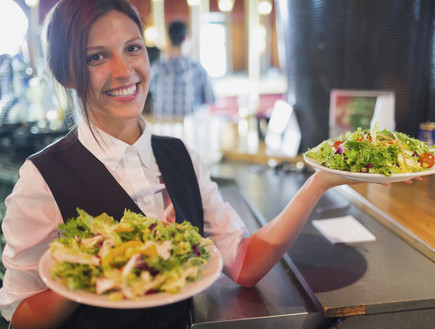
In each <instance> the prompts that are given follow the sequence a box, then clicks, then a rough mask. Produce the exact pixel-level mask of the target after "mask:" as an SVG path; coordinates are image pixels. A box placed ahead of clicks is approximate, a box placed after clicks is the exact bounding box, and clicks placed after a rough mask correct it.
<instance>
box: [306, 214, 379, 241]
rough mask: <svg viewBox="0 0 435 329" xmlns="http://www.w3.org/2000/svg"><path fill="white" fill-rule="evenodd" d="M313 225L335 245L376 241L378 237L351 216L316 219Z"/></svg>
mask: <svg viewBox="0 0 435 329" xmlns="http://www.w3.org/2000/svg"><path fill="white" fill-rule="evenodd" d="M312 223H313V225H314V227H315V228H317V229H318V230H319V231H320V233H322V234H323V235H324V236H325V237H326V238H327V239H328V240H329V241H330V242H331V243H333V244H335V243H353V242H364V241H374V240H376V237H375V236H374V235H373V234H372V233H371V232H370V231H369V230H367V229H366V228H365V227H364V226H363V225H362V224H361V223H360V222H359V221H358V220H356V218H355V217H353V216H351V215H348V216H344V217H336V218H329V219H314V220H313V221H312Z"/></svg>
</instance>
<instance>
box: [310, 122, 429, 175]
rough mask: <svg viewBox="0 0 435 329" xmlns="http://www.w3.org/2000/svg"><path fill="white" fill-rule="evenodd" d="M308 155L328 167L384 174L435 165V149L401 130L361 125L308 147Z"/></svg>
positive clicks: (411, 171)
mask: <svg viewBox="0 0 435 329" xmlns="http://www.w3.org/2000/svg"><path fill="white" fill-rule="evenodd" d="M305 156H307V157H309V158H312V159H313V160H315V161H316V162H317V164H319V165H322V166H325V167H327V168H331V169H336V170H341V171H349V172H357V173H372V174H382V175H384V176H386V177H389V176H390V175H392V174H403V173H414V172H419V171H424V170H427V169H429V168H432V167H434V165H435V149H433V148H432V149H431V148H430V147H429V145H427V144H426V143H424V142H421V141H419V140H417V139H415V138H412V137H409V136H408V135H406V134H404V133H400V132H391V131H388V130H381V131H378V125H377V124H376V125H375V127H374V128H373V129H372V130H370V129H366V130H362V129H361V128H358V129H357V130H356V131H354V132H350V131H348V132H347V133H346V134H344V135H341V136H339V137H336V138H332V139H328V140H326V141H324V142H322V143H321V144H319V145H318V146H316V147H314V148H312V149H308V151H307V152H305Z"/></svg>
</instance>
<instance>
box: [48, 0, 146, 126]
mask: <svg viewBox="0 0 435 329" xmlns="http://www.w3.org/2000/svg"><path fill="white" fill-rule="evenodd" d="M111 10H116V11H119V12H121V13H123V14H124V15H126V16H127V17H129V18H131V19H132V20H133V21H134V22H135V23H136V25H137V27H138V29H139V31H140V33H141V35H142V32H143V27H142V22H141V20H140V18H139V15H138V13H137V11H136V9H135V8H134V7H133V6H132V5H131V4H130V3H129V2H128V1H126V0H61V1H59V2H58V3H57V4H56V5H55V6H54V8H53V9H52V10H51V11H50V13H49V15H48V16H47V20H48V21H47V22H46V24H47V25H46V29H47V35H46V37H47V49H46V59H47V63H48V66H49V68H50V71H51V73H52V74H53V76H54V78H55V79H56V80H57V81H58V82H59V83H60V84H61V85H62V86H63V87H65V88H73V89H75V91H76V93H77V96H78V99H79V102H80V103H81V104H80V105H81V110H82V111H83V114H84V115H85V116H86V118H87V119H88V120H89V113H88V110H89V109H88V105H87V97H88V93H89V90H90V78H89V70H88V67H87V63H86V57H87V56H86V47H87V43H88V34H89V30H90V28H91V26H92V24H93V23H95V21H96V20H97V19H98V18H100V17H102V16H103V15H104V14H106V13H108V12H109V11H111Z"/></svg>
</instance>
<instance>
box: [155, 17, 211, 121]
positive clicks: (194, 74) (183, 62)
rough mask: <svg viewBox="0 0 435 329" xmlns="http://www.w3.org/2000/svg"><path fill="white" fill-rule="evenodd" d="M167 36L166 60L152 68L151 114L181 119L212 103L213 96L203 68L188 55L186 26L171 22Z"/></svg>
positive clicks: (156, 62) (159, 61)
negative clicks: (168, 42) (168, 41)
mask: <svg viewBox="0 0 435 329" xmlns="http://www.w3.org/2000/svg"><path fill="white" fill-rule="evenodd" d="M168 33H169V39H170V45H169V47H168V51H167V57H166V58H162V59H161V60H157V61H155V62H154V63H153V64H152V65H151V83H150V92H151V94H152V98H153V106H152V107H153V115H154V116H157V117H173V118H182V117H184V116H185V115H187V114H189V113H192V112H194V111H195V110H197V109H198V108H200V107H201V106H202V105H203V104H206V103H213V102H214V101H215V95H214V91H213V88H212V84H211V81H210V78H209V76H208V74H207V72H206V71H205V69H204V68H203V67H202V65H201V64H200V63H199V61H198V60H196V59H194V58H192V57H191V56H189V55H188V53H189V50H188V49H186V46H188V43H187V42H186V41H187V40H188V38H187V36H188V29H187V26H186V24H185V23H183V22H181V21H174V22H172V23H171V24H170V25H169V29H168Z"/></svg>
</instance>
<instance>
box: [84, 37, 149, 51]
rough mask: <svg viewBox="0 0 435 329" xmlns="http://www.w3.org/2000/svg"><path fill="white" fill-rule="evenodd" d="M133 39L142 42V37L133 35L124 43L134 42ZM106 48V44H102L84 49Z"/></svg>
mask: <svg viewBox="0 0 435 329" xmlns="http://www.w3.org/2000/svg"><path fill="white" fill-rule="evenodd" d="M134 41H140V42H144V41H143V39H142V38H141V37H133V38H131V39H128V40H127V41H125V44H128V43H130V42H134ZM104 48H106V46H104V45H102V46H98V45H96V46H90V47H86V51H90V50H98V49H104Z"/></svg>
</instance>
